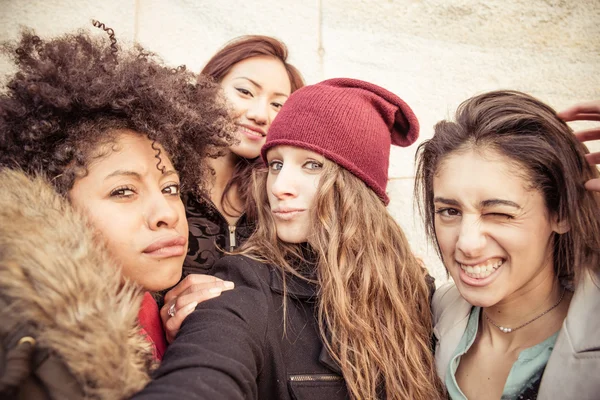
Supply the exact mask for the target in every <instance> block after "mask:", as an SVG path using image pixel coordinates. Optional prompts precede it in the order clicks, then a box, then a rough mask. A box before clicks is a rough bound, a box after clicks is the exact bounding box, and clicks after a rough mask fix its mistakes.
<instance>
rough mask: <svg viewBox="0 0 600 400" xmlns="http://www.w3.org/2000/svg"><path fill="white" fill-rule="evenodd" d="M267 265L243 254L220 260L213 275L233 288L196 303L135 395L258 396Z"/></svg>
mask: <svg viewBox="0 0 600 400" xmlns="http://www.w3.org/2000/svg"><path fill="white" fill-rule="evenodd" d="M266 268H267V267H266V266H264V265H262V264H257V263H253V262H252V263H248V262H247V259H246V258H244V257H241V256H232V257H224V258H222V259H221V260H219V261H218V262H217V264H215V275H216V276H218V277H219V278H222V279H226V280H230V281H233V282H234V283H235V289H233V290H230V291H226V292H223V293H222V294H221V296H219V297H217V298H214V299H211V300H208V301H206V302H204V303H201V304H199V305H198V307H197V308H196V310H195V311H194V312H192V313H191V314H190V315H189V316H188V317H187V318H186V319H185V321H184V322H183V324H182V326H181V329H180V331H179V334H178V335H177V338H176V339H175V341H174V342H173V343H172V344H171V345H170V346H169V347H168V348H167V352H166V353H165V356H164V358H163V361H162V363H161V365H160V367H159V368H158V370H157V371H156V372H155V374H154V376H153V381H152V382H150V383H149V384H148V386H146V388H145V389H144V390H143V391H142V392H140V393H138V394H137V395H136V396H134V397H133V398H134V399H156V400H159V399H160V400H164V399H257V398H258V393H257V385H256V378H257V376H258V374H259V373H260V371H261V369H262V365H263V363H264V360H263V357H264V344H265V343H264V342H265V336H266V330H267V321H268V310H269V304H270V303H269V301H270V297H269V295H270V289H269V286H268V280H267V278H266V277H268V273H264V270H266ZM259 270H260V271H259ZM260 272H263V273H260Z"/></svg>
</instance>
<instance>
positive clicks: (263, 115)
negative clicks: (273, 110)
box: [246, 97, 269, 125]
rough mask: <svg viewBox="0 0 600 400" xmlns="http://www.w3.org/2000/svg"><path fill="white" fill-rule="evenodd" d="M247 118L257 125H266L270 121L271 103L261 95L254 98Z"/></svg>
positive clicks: (247, 112)
mask: <svg viewBox="0 0 600 400" xmlns="http://www.w3.org/2000/svg"><path fill="white" fill-rule="evenodd" d="M246 118H248V119H249V120H252V121H254V123H256V124H257V125H266V124H267V123H268V122H269V104H268V102H267V101H266V100H265V99H262V98H260V97H256V98H254V100H253V101H252V104H250V106H249V107H248V110H247V111H246Z"/></svg>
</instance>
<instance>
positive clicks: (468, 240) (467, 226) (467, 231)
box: [456, 216, 486, 258]
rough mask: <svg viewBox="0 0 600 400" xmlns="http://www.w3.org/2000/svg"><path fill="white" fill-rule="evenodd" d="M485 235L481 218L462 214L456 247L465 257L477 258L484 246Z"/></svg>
mask: <svg viewBox="0 0 600 400" xmlns="http://www.w3.org/2000/svg"><path fill="white" fill-rule="evenodd" d="M485 243H486V235H485V232H484V230H483V226H482V224H481V220H480V219H479V218H476V217H471V218H467V217H465V216H463V219H462V223H461V226H460V232H459V236H458V241H457V243H456V248H457V250H458V251H460V252H461V253H462V254H463V255H464V256H465V257H467V258H477V257H478V256H480V255H481V253H482V250H483V249H484V248H485Z"/></svg>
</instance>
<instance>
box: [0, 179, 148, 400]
mask: <svg viewBox="0 0 600 400" xmlns="http://www.w3.org/2000/svg"><path fill="white" fill-rule="evenodd" d="M0 221H2V223H0V293H1V295H2V296H3V298H5V299H6V300H7V302H9V303H10V307H8V308H5V309H0V320H4V318H9V317H12V318H14V317H15V316H18V318H19V319H20V320H22V321H24V322H25V321H26V322H30V323H32V324H33V326H34V330H35V332H34V335H35V337H36V340H37V346H39V347H41V348H45V349H50V350H51V351H53V352H54V353H55V354H57V355H58V356H59V357H60V358H61V359H62V360H63V361H64V362H65V363H66V364H67V366H68V368H69V369H70V371H71V373H72V374H73V376H74V377H75V379H76V380H77V382H78V384H79V385H81V388H82V391H83V393H84V394H85V396H86V398H91V399H121V398H126V397H129V396H131V395H132V394H133V393H135V392H136V391H138V390H140V389H142V388H143V387H144V386H145V384H146V383H147V382H148V381H149V376H148V372H149V370H150V368H151V366H152V362H153V361H152V353H151V348H150V346H149V343H148V342H147V341H146V339H144V338H143V337H142V336H141V335H140V334H139V332H140V328H139V326H138V323H137V314H138V310H139V306H140V303H141V299H142V292H141V289H140V288H139V287H137V286H135V285H133V284H131V283H125V284H123V281H122V279H121V276H120V275H121V274H120V273H119V272H118V266H117V263H116V262H115V261H114V260H111V259H110V258H109V256H108V255H107V253H106V251H105V250H104V249H103V246H101V245H98V241H97V240H95V239H94V237H93V235H92V233H91V229H89V228H88V227H86V223H85V220H84V218H83V217H82V216H81V215H79V214H78V213H77V212H75V211H74V210H73V209H72V207H71V206H70V205H69V204H68V202H67V201H66V200H65V199H64V198H63V197H61V196H60V195H58V194H57V193H56V192H55V190H54V189H53V188H52V187H51V186H50V185H49V184H48V183H46V181H45V180H44V179H42V178H39V177H38V178H35V179H30V178H28V177H27V176H26V175H25V174H23V173H21V172H16V171H11V170H7V169H4V170H0Z"/></svg>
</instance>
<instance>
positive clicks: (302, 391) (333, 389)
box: [288, 374, 348, 400]
mask: <svg viewBox="0 0 600 400" xmlns="http://www.w3.org/2000/svg"><path fill="white" fill-rule="evenodd" d="M288 387H289V391H290V394H291V396H292V398H293V399H295V400H318V399H326V400H336V399H347V398H348V390H347V389H346V383H345V381H344V378H343V377H342V376H341V375H336V374H301V375H289V376H288Z"/></svg>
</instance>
